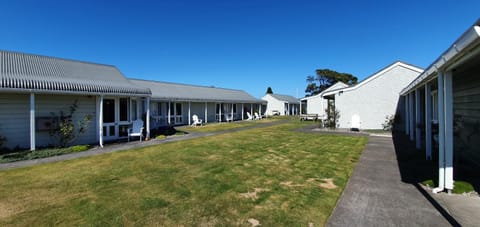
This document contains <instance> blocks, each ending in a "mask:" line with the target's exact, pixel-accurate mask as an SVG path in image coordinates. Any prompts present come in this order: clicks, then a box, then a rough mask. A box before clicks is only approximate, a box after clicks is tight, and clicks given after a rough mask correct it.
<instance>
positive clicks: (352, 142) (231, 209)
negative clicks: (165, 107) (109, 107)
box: [0, 121, 367, 226]
mask: <svg viewBox="0 0 480 227" xmlns="http://www.w3.org/2000/svg"><path fill="white" fill-rule="evenodd" d="M305 124H308V123H300V122H297V121H295V122H293V121H292V122H290V123H288V124H282V125H278V126H272V127H266V128H258V129H250V130H244V131H241V132H236V133H228V134H222V135H217V136H211V137H205V138H199V139H194V140H188V141H181V142H174V143H168V144H161V145H157V146H152V147H146V148H140V149H134V150H128V151H123V152H115V153H109V154H104V155H101V156H95V157H89V158H82V159H77V160H71V161H65V162H57V163H52V164H45V165H39V166H34V167H29V168H22V169H15V170H9V171H0V226H51V225H63V226H78V225H80V226H119V225H127V226H144V225H147V226H253V225H252V224H251V223H255V222H256V221H258V222H259V223H260V224H261V225H262V226H308V225H309V223H313V225H314V226H321V225H324V223H325V221H326V219H327V218H328V216H329V215H330V213H331V212H332V210H333V208H334V206H335V203H336V201H337V199H338V198H339V196H340V194H341V192H342V190H343V188H344V187H345V184H346V182H347V180H348V177H349V176H350V174H351V171H352V169H353V166H354V164H355V163H356V161H357V159H358V157H359V155H360V153H361V151H362V150H363V148H364V145H365V144H366V142H367V138H366V137H344V136H336V135H319V134H310V133H306V134H304V133H300V132H296V131H293V129H294V128H296V127H301V126H305Z"/></svg>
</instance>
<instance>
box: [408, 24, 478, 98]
mask: <svg viewBox="0 0 480 227" xmlns="http://www.w3.org/2000/svg"><path fill="white" fill-rule="evenodd" d="M479 45H480V19H479V20H477V22H476V23H475V24H474V25H473V26H472V27H471V28H469V29H468V30H467V31H465V32H464V33H463V34H462V35H461V36H460V37H459V38H458V39H457V40H456V41H455V42H454V43H453V44H452V45H451V46H450V47H449V48H448V49H447V50H445V51H444V52H443V53H442V54H441V55H440V56H439V57H438V58H437V59H436V60H435V61H434V62H433V63H432V64H430V65H429V66H428V67H427V69H426V70H425V71H424V72H423V73H421V74H420V75H419V76H418V77H417V78H415V79H414V80H413V81H412V82H411V83H410V84H409V85H407V86H406V87H405V88H404V89H402V91H401V92H400V95H406V94H407V93H410V92H411V91H412V90H414V89H416V88H417V87H418V86H421V85H422V84H424V83H425V82H428V81H430V80H432V79H433V78H435V77H436V75H437V74H438V72H439V71H445V70H447V69H449V68H451V67H452V66H453V65H454V64H455V61H456V60H458V59H459V58H461V57H462V56H463V55H464V54H465V52H467V50H473V49H474V48H477V50H476V51H480V48H479ZM472 53H473V52H472ZM472 53H470V54H472Z"/></svg>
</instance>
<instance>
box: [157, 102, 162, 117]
mask: <svg viewBox="0 0 480 227" xmlns="http://www.w3.org/2000/svg"><path fill="white" fill-rule="evenodd" d="M157 115H158V116H162V103H161V102H158V103H157Z"/></svg>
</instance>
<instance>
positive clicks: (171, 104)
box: [169, 102, 175, 115]
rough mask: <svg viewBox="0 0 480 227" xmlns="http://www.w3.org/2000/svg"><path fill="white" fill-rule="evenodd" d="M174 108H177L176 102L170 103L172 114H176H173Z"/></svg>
mask: <svg viewBox="0 0 480 227" xmlns="http://www.w3.org/2000/svg"><path fill="white" fill-rule="evenodd" d="M174 110H175V103H173V102H171V103H170V110H169V112H170V115H174V114H173V113H175V112H174Z"/></svg>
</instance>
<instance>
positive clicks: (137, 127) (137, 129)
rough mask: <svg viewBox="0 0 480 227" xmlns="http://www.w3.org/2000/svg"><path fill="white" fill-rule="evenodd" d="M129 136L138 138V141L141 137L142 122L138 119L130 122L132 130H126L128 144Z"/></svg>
mask: <svg viewBox="0 0 480 227" xmlns="http://www.w3.org/2000/svg"><path fill="white" fill-rule="evenodd" d="M131 136H139V137H140V141H142V137H143V121H142V120H140V119H138V120H135V121H133V122H132V128H129V129H128V142H130V137H131Z"/></svg>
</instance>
